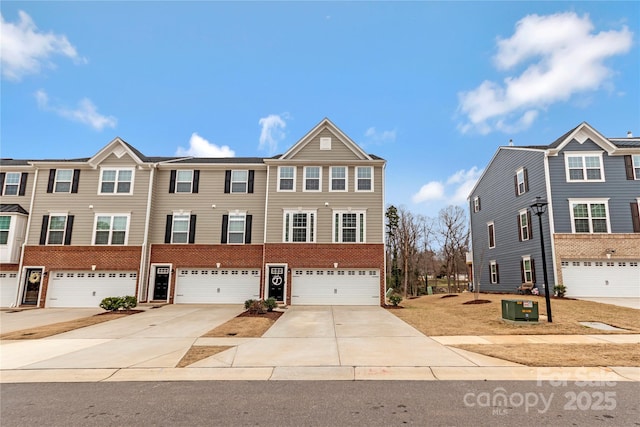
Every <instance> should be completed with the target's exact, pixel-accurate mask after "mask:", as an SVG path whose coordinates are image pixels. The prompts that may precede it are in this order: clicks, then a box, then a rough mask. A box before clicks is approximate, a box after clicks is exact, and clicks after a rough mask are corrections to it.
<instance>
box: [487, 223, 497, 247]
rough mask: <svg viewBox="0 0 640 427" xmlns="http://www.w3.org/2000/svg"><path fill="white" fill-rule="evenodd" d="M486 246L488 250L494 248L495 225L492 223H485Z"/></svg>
mask: <svg viewBox="0 0 640 427" xmlns="http://www.w3.org/2000/svg"><path fill="white" fill-rule="evenodd" d="M490 227H493V246H491V234H492V233H491V228H490ZM487 245H488V246H489V249H493V248H495V247H496V224H495V223H494V222H493V221H489V222H487Z"/></svg>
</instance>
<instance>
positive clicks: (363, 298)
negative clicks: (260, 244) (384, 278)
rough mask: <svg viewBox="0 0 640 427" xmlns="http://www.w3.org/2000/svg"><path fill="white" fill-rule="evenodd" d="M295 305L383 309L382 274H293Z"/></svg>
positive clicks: (314, 271) (372, 271)
mask: <svg viewBox="0 0 640 427" xmlns="http://www.w3.org/2000/svg"><path fill="white" fill-rule="evenodd" d="M291 288H292V290H291V304H298V305H379V304H380V271H379V270H342V269H337V270H336V269H334V270H310V269H307V270H293V277H292V284H291Z"/></svg>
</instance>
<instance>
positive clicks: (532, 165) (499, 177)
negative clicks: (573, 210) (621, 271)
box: [469, 147, 555, 292]
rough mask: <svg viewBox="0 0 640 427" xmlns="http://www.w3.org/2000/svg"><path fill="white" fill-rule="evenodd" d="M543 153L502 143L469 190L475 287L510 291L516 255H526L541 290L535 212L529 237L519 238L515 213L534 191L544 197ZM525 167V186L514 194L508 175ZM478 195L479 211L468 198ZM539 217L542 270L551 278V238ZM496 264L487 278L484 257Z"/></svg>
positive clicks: (516, 278) (517, 275)
mask: <svg viewBox="0 0 640 427" xmlns="http://www.w3.org/2000/svg"><path fill="white" fill-rule="evenodd" d="M543 159H544V153H543V152H542V151H537V150H524V149H518V148H515V147H514V148H512V147H501V148H500V149H499V150H498V152H497V153H496V155H495V157H494V159H493V160H492V162H491V163H490V164H489V165H488V166H487V169H486V171H485V172H484V174H483V176H482V177H481V179H480V181H479V182H478V183H477V185H476V188H475V189H474V191H473V193H472V194H471V195H470V198H469V201H470V206H469V208H470V217H471V231H472V241H473V243H472V245H473V263H474V275H475V276H476V277H477V278H479V283H480V290H481V291H488V292H515V288H517V287H518V286H520V284H521V282H522V280H521V272H520V261H521V260H522V257H523V256H527V255H528V256H531V258H532V259H533V260H534V262H535V270H536V273H535V274H536V279H537V286H538V288H539V289H540V290H541V291H542V288H543V283H544V281H543V271H542V258H541V255H540V254H541V251H540V240H539V239H540V230H539V223H538V218H537V217H536V216H535V215H533V214H532V215H531V223H532V236H533V237H532V238H530V239H529V240H526V241H522V242H521V241H520V240H519V229H518V213H519V212H520V211H521V210H524V209H526V208H528V207H529V206H530V205H531V203H532V201H533V200H534V199H535V197H536V196H541V197H545V198H546V187H545V178H544V163H543ZM522 167H524V168H526V169H527V172H528V182H529V190H528V191H527V192H525V193H524V194H521V195H520V196H516V193H515V185H514V179H513V177H514V176H515V174H516V171H517V170H518V169H519V168H522ZM476 196H479V197H480V211H479V212H473V200H474V198H475V197H476ZM542 219H543V229H544V240H545V251H546V254H547V272H548V277H549V281H550V283H552V284H553V283H554V282H555V279H554V276H553V268H552V264H551V240H550V236H549V226H548V215H547V214H545V215H543V217H542ZM489 222H493V223H494V228H495V247H494V248H489V237H488V227H487V224H488V223H489ZM491 261H495V262H496V264H497V265H498V272H499V280H500V282H499V283H498V284H491V280H490V271H489V263H490V262H491Z"/></svg>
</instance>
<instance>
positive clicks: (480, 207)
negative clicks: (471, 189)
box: [478, 196, 482, 212]
mask: <svg viewBox="0 0 640 427" xmlns="http://www.w3.org/2000/svg"><path fill="white" fill-rule="evenodd" d="M480 209H482V208H481V207H480V196H478V212H480Z"/></svg>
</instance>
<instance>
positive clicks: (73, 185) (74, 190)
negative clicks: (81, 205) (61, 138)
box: [71, 169, 80, 193]
mask: <svg viewBox="0 0 640 427" xmlns="http://www.w3.org/2000/svg"><path fill="white" fill-rule="evenodd" d="M78 184H80V169H74V170H73V181H72V182H71V192H72V193H77V192H78Z"/></svg>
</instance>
